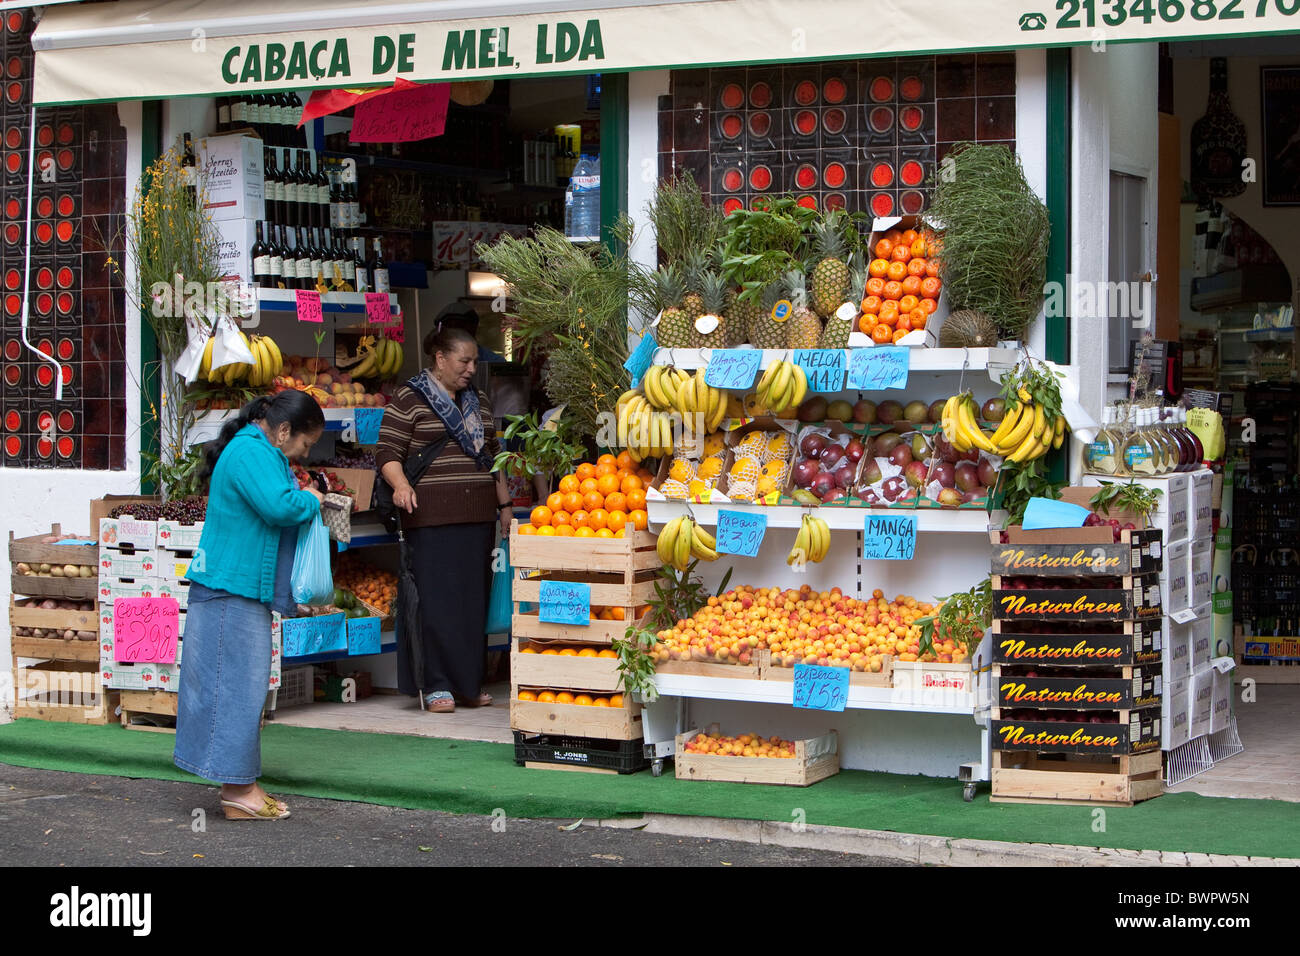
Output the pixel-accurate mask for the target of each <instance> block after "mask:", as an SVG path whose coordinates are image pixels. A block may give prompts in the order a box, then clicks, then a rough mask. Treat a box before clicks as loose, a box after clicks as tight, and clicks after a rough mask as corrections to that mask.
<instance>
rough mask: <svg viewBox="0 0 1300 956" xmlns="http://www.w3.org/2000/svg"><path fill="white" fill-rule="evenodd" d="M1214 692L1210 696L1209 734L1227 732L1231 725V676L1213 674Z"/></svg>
mask: <svg viewBox="0 0 1300 956" xmlns="http://www.w3.org/2000/svg"><path fill="white" fill-rule="evenodd" d="M1213 685H1214V690H1213V693H1212V694H1211V696H1210V733H1212V734H1215V733H1218V732H1219V731H1220V730H1227V729H1228V727H1229V725H1231V723H1232V674H1231V672H1229V673H1227V674H1221V673H1219V671H1218V670H1215V672H1214V681H1213Z"/></svg>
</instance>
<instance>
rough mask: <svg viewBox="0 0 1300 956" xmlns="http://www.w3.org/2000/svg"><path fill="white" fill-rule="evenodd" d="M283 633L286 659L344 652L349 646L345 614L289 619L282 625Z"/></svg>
mask: <svg viewBox="0 0 1300 956" xmlns="http://www.w3.org/2000/svg"><path fill="white" fill-rule="evenodd" d="M281 633H282V635H283V640H284V656H285V657H305V656H306V655H308V654H324V653H327V652H329V651H343V650H347V646H348V631H347V616H346V615H344V614H322V615H320V616H318V617H294V618H289V619H288V620H286V621H285V622H284V623H283V624H282V625H281Z"/></svg>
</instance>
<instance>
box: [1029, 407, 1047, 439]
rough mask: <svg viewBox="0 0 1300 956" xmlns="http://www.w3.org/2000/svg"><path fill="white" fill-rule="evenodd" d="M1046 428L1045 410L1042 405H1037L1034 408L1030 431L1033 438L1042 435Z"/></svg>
mask: <svg viewBox="0 0 1300 956" xmlns="http://www.w3.org/2000/svg"><path fill="white" fill-rule="evenodd" d="M1046 428H1047V412H1045V411H1044V410H1043V406H1042V405H1039V406H1037V407H1035V408H1034V430H1033V432H1032V434H1033V436H1034V437H1035V438H1042V437H1043V430H1044V429H1046Z"/></svg>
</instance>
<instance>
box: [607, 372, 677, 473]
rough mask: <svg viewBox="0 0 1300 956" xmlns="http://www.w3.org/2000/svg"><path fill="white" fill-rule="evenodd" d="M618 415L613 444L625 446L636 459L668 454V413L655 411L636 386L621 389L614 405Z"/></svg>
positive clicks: (670, 430)
mask: <svg viewBox="0 0 1300 956" xmlns="http://www.w3.org/2000/svg"><path fill="white" fill-rule="evenodd" d="M616 409H617V415H618V433H617V435H616V441H617V443H618V444H617V447H619V448H626V449H627V453H628V454H629V455H631V456H632V460H633V461H636V462H640V461H643V460H644V459H646V458H659V457H662V456H663V455H671V454H672V451H673V419H672V416H671V415H670V414H669V413H668V412H657V411H655V410H654V407H653V406H652V405H651V404H650V401H649V400H648V399H647V398H646V397H645V395H644V394H642V392H641V390H640V389H639V388H634V389H631V390H630V391H626V392H624V393H623V394H622V395H621V396H619V399H618V405H617V406H616Z"/></svg>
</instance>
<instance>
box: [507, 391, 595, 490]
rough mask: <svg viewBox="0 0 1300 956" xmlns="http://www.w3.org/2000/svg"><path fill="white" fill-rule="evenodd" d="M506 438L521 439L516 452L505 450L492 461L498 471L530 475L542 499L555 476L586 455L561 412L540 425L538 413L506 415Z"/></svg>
mask: <svg viewBox="0 0 1300 956" xmlns="http://www.w3.org/2000/svg"><path fill="white" fill-rule="evenodd" d="M506 422H507V424H506V430H505V433H504V434H505V438H506V440H507V441H517V442H518V443H519V446H518V448H517V449H516V450H515V451H503V452H501V454H499V455H497V457H496V460H495V461H493V462H492V470H493V471H494V472H504V473H505V474H506V475H509V476H510V477H513V478H527V479H529V480H530V481H532V483H533V489H534V491H535V492H536V494H537V498H538V500H539V501H544V500H546V496H547V495H549V494H550V493H551V483H552V482H553V481H554V479H555V475H556V474H557V473H560V472H566V471H568V470H569V469H571V468H572V467H573V463H574V462H575V461H577V460H578V459H579V458H581V457H582V454H583V452H584V448H583V446H582V445H581V444H580V443H579V442H578V441H577V440H576V438H575V436H574V435H573V434H572V431H571V426H570V425H569V424H568V422H567V420H566V419H564V418H563V417H562V416H561V415H559V414H557V415H554V416H552V417H551V418H550V419H549V420H548V421H547V422H546V423H545V424H540V423H539V422H538V419H537V413H536V412H530V413H528V414H527V415H507V416H506Z"/></svg>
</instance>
